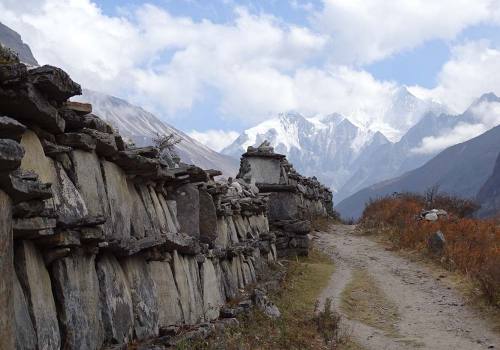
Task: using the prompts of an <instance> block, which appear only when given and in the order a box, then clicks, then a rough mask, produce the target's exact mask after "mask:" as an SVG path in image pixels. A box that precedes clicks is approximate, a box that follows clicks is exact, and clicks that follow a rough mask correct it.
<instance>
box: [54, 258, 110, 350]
mask: <svg viewBox="0 0 500 350" xmlns="http://www.w3.org/2000/svg"><path fill="white" fill-rule="evenodd" d="M51 267H52V281H53V289H54V291H55V296H56V302H57V305H58V310H59V324H60V325H61V334H62V348H63V349H100V348H101V347H102V345H103V343H104V331H103V326H102V319H101V304H100V299H99V281H98V279H97V273H96V270H95V255H93V254H88V253H86V252H84V251H83V250H81V249H76V250H75V251H74V253H73V254H71V255H70V256H67V257H65V258H62V259H59V260H56V261H54V262H53V263H52V266H51Z"/></svg>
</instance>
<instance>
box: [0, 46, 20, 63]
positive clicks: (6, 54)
mask: <svg viewBox="0 0 500 350" xmlns="http://www.w3.org/2000/svg"><path fill="white" fill-rule="evenodd" d="M11 63H19V57H18V56H17V54H16V53H15V52H14V51H12V50H11V49H9V48H7V47H4V46H3V45H2V44H0V64H11Z"/></svg>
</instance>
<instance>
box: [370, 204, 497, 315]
mask: <svg viewBox="0 0 500 350" xmlns="http://www.w3.org/2000/svg"><path fill="white" fill-rule="evenodd" d="M425 204H426V198H425V197H423V196H418V195H413V194H403V195H395V196H389V197H384V198H380V199H377V200H374V201H371V202H370V203H368V204H367V206H366V208H365V210H364V213H363V216H362V218H361V221H360V226H361V227H362V228H364V229H365V230H366V231H369V232H370V231H371V232H379V233H383V234H385V235H387V236H388V237H389V239H390V241H391V242H392V243H393V245H394V246H395V247H397V248H410V249H417V250H422V251H426V250H427V242H428V240H429V237H430V236H431V235H432V234H434V233H435V232H437V231H438V230H440V231H441V232H443V234H444V237H445V239H446V244H445V247H444V250H443V252H442V255H441V256H440V262H441V263H442V264H443V265H444V267H446V268H448V269H451V270H458V271H460V272H462V273H464V274H466V275H468V276H470V277H472V278H473V279H474V280H476V281H477V282H478V284H479V286H480V287H481V290H482V291H483V294H484V296H485V297H486V298H487V299H488V300H489V301H490V302H491V303H493V304H494V305H497V306H499V307H500V295H499V293H500V226H499V225H498V222H496V221H495V220H477V219H471V218H467V217H466V216H468V215H470V214H471V212H472V211H473V208H477V206H476V205H475V204H474V203H473V202H472V201H470V200H466V199H460V198H457V197H453V196H448V195H437V196H434V198H433V199H432V205H433V206H435V207H436V208H440V209H441V208H442V209H445V210H447V211H448V214H449V216H448V218H445V219H440V220H438V221H434V222H431V221H426V220H417V218H416V217H417V216H418V214H419V213H420V211H421V210H422V208H425Z"/></svg>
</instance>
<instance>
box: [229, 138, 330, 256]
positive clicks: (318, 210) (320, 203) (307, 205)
mask: <svg viewBox="0 0 500 350" xmlns="http://www.w3.org/2000/svg"><path fill="white" fill-rule="evenodd" d="M238 178H240V179H243V180H244V181H245V182H246V183H248V184H249V185H254V186H256V187H257V188H258V189H259V191H260V193H263V194H267V195H268V196H269V205H268V219H269V224H270V227H271V230H272V231H274V232H275V234H276V236H277V239H276V247H277V251H278V257H280V256H287V255H307V253H308V251H309V238H308V234H309V233H310V231H311V221H312V220H314V219H316V218H318V217H328V216H331V215H333V201H332V192H331V191H330V190H329V189H328V188H327V187H325V186H323V185H321V184H320V183H319V181H318V180H317V179H316V178H315V177H312V178H309V177H304V176H302V175H300V174H299V173H297V171H296V170H295V169H294V168H293V165H292V164H290V163H289V162H288V161H287V160H286V157H285V156H284V155H282V154H278V153H275V152H274V149H273V147H271V146H270V144H269V142H267V141H264V142H263V143H262V144H261V145H260V146H259V147H248V150H247V152H246V153H244V154H243V155H242V157H241V166H240V172H239V174H238Z"/></svg>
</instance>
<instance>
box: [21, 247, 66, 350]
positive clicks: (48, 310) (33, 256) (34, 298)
mask: <svg viewBox="0 0 500 350" xmlns="http://www.w3.org/2000/svg"><path fill="white" fill-rule="evenodd" d="M15 263H16V264H15V265H16V271H17V276H18V277H19V281H20V283H21V286H22V287H23V291H24V294H25V295H26V300H27V302H28V306H29V312H30V315H31V320H32V322H33V326H34V327H35V330H36V334H37V341H38V347H39V349H43V350H52V349H54V350H56V349H57V350H58V349H60V347H61V336H60V332H59V323H58V319H57V311H56V304H55V302H54V295H53V294H52V284H51V281H50V277H49V272H48V271H47V268H46V267H45V263H44V261H43V257H42V254H41V253H40V251H39V250H38V249H37V248H36V247H35V245H34V244H33V242H31V241H21V242H19V243H18V245H17V247H16V251H15Z"/></svg>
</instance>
